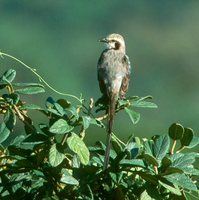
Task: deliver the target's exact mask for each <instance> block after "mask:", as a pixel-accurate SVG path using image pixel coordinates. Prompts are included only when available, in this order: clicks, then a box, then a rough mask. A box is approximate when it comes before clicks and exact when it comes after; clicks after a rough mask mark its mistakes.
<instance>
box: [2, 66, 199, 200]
mask: <svg viewBox="0 0 199 200" xmlns="http://www.w3.org/2000/svg"><path fill="white" fill-rule="evenodd" d="M15 76H16V71H15V70H13V69H9V70H7V71H6V72H5V73H4V74H3V75H2V76H1V77H0V90H1V92H2V95H1V96H0V115H1V116H2V122H1V124H0V143H1V146H0V196H1V199H3V200H4V199H14V200H15V199H54V200H55V199H83V200H86V199H87V200H89V199H90V200H91V199H99V200H100V199H119V200H123V199H129V200H130V199H141V200H148V199H173V200H176V199H180V200H181V199H193V196H194V195H197V193H198V188H197V187H198V184H197V181H196V180H197V178H198V175H199V170H198V169H196V168H195V167H194V165H193V164H194V163H195V160H196V158H197V157H198V156H199V154H198V153H196V152H194V151H193V150H189V151H186V149H192V148H194V147H196V146H197V145H198V144H199V137H197V136H195V135H194V132H193V130H192V129H191V128H185V127H183V126H182V125H180V124H178V123H174V124H172V125H171V126H170V127H169V130H168V133H167V134H163V135H155V136H153V137H152V138H151V139H147V138H139V137H137V136H130V137H129V139H128V141H127V142H125V143H124V142H122V141H120V140H119V139H118V138H117V137H116V136H115V135H113V138H112V140H113V141H112V149H111V154H110V165H109V167H108V169H107V170H105V171H103V161H104V153H105V148H106V147H105V145H104V144H103V143H102V142H101V141H97V142H96V144H95V145H94V146H91V147H88V146H87V145H86V144H85V143H84V140H83V139H84V136H85V134H86V131H87V129H88V128H89V126H90V125H91V124H92V125H95V126H100V127H102V128H104V127H105V125H104V119H106V117H107V116H106V114H105V115H103V116H102V117H96V116H95V112H94V111H95V107H94V102H93V100H92V99H91V100H90V103H89V105H86V103H85V101H84V100H83V99H79V103H78V104H77V105H75V104H71V103H70V102H69V101H68V100H65V99H58V100H54V99H53V98H52V97H49V98H47V100H46V102H45V108H42V107H40V106H38V105H34V104H29V103H27V102H24V101H23V99H22V98H23V95H34V94H38V93H41V92H44V86H43V85H42V84H38V83H15V82H14V79H15ZM150 99H151V97H150V96H147V97H142V98H140V97H129V98H127V99H126V100H119V101H118V106H117V109H116V112H120V111H121V110H125V112H126V113H127V114H128V115H129V117H130V119H131V121H132V122H133V123H137V122H138V121H139V118H140V114H139V113H137V112H135V111H134V110H133V108H134V107H147V108H156V107H157V106H156V105H155V104H154V103H152V102H150V101H149V100H150ZM96 107H97V109H96V111H97V112H99V111H101V110H103V111H104V110H106V105H105V104H104V103H103V102H101V101H100V100H99V101H98V102H97V104H96ZM32 110H35V111H36V112H38V113H41V114H43V115H44V116H45V117H46V119H47V121H48V122H47V123H42V122H41V123H40V124H39V127H36V126H35V125H34V123H33V120H32V119H31V117H29V113H30V112H31V111H32ZM17 123H22V124H23V125H24V131H22V130H20V132H17V133H16V131H15V129H14V127H15V126H16V124H17ZM104 132H105V131H104Z"/></svg>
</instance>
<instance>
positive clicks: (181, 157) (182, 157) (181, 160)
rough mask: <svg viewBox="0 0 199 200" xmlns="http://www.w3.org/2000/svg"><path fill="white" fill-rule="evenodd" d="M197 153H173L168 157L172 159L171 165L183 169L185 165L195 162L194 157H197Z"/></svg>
mask: <svg viewBox="0 0 199 200" xmlns="http://www.w3.org/2000/svg"><path fill="white" fill-rule="evenodd" d="M198 155H199V153H195V152H192V153H187V154H182V153H177V154H173V155H172V156H171V157H170V158H171V161H172V165H171V166H172V167H176V168H180V169H182V170H184V168H185V167H187V166H189V165H191V164H192V163H194V162H195V157H198Z"/></svg>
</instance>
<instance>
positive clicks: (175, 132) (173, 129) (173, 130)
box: [169, 123, 184, 140]
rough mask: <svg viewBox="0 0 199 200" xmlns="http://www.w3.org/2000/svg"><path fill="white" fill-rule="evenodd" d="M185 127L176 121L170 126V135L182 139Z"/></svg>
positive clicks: (175, 138) (172, 137)
mask: <svg viewBox="0 0 199 200" xmlns="http://www.w3.org/2000/svg"><path fill="white" fill-rule="evenodd" d="M183 133H184V128H183V126H182V125H181V124H178V123H174V124H172V125H171V126H170V127H169V137H170V138H171V139H173V140H180V139H181V138H182V136H183Z"/></svg>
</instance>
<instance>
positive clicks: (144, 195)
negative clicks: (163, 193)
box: [139, 190, 153, 200]
mask: <svg viewBox="0 0 199 200" xmlns="http://www.w3.org/2000/svg"><path fill="white" fill-rule="evenodd" d="M139 199H140V200H153V199H152V197H151V196H150V195H149V194H148V193H147V191H146V190H144V192H142V194H141V195H140V198H139Z"/></svg>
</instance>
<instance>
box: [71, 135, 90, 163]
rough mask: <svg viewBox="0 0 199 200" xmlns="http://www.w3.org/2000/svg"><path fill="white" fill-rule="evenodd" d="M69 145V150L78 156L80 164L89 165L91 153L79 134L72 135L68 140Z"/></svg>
mask: <svg viewBox="0 0 199 200" xmlns="http://www.w3.org/2000/svg"><path fill="white" fill-rule="evenodd" d="M67 144H68V146H69V148H70V149H71V150H72V151H73V152H75V153H76V154H77V156H78V158H79V159H80V162H81V163H82V164H84V165H87V164H88V162H89V156H90V153H89V150H88V148H87V147H86V145H85V143H84V142H83V141H82V140H81V138H80V137H79V136H78V135H77V134H75V133H72V134H71V136H70V137H68V138H67Z"/></svg>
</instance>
